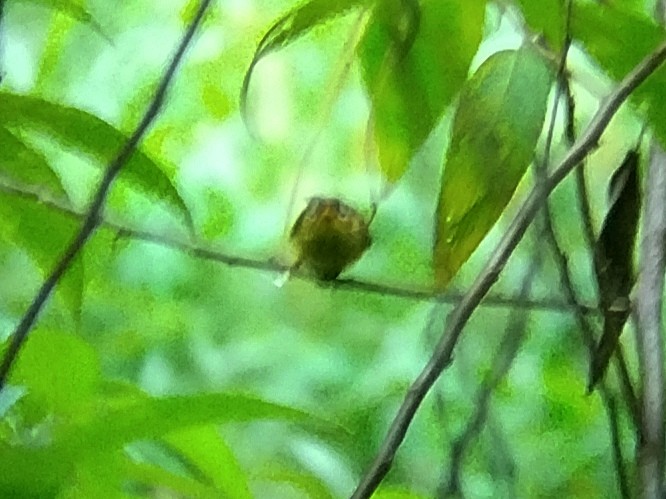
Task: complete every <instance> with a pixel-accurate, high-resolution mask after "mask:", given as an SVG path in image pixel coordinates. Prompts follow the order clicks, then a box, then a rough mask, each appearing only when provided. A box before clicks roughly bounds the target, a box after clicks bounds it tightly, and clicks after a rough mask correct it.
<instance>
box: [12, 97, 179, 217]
mask: <svg viewBox="0 0 666 499" xmlns="http://www.w3.org/2000/svg"><path fill="white" fill-rule="evenodd" d="M0 116H2V120H3V125H5V126H7V127H18V128H21V129H23V128H28V129H36V130H38V131H40V132H44V133H47V134H49V135H51V136H52V137H54V138H56V139H57V140H59V141H61V142H62V143H64V144H66V145H68V146H71V147H74V148H76V149H77V150H78V151H80V152H83V153H86V154H90V155H92V156H93V157H94V158H95V159H97V160H98V162H99V164H100V165H102V166H103V165H106V164H107V163H108V162H109V161H111V160H112V159H113V158H114V157H115V156H116V154H117V153H118V151H119V150H120V148H121V147H122V146H123V145H124V144H125V143H126V142H127V136H126V135H125V134H123V133H122V132H121V131H119V130H117V129H116V128H114V127H113V126H111V125H109V124H108V123H107V122H105V121H104V120H102V119H100V118H98V117H97V116H94V115H92V114H90V113H87V112H85V111H81V110H80V109H76V108H73V107H67V106H62V105H60V104H56V103H54V102H49V101H46V100H44V99H40V98H39V97H34V96H28V95H18V94H12V93H9V92H0ZM120 178H121V179H124V180H125V181H127V182H128V183H129V184H130V185H131V186H133V187H135V188H137V189H139V190H141V191H142V192H145V193H148V194H150V195H152V196H155V197H157V198H158V199H161V200H164V201H165V202H167V203H169V204H170V205H171V206H172V207H174V208H175V209H177V210H178V211H180V212H181V213H182V214H183V215H184V216H185V217H186V221H187V223H188V224H189V226H190V227H191V226H192V221H191V218H190V214H189V211H188V210H187V206H186V204H185V201H184V200H183V198H182V197H181V196H180V194H179V193H178V190H177V189H176V186H175V184H174V183H173V182H172V181H171V179H170V178H169V177H168V176H167V175H166V174H165V173H164V170H163V167H162V166H160V165H159V164H158V163H157V162H155V161H154V160H153V159H151V158H150V157H149V156H148V155H147V154H145V153H144V152H142V151H141V150H136V151H135V152H134V154H133V155H132V157H131V158H130V160H129V161H128V162H127V164H126V165H125V167H124V168H123V170H122V171H121V173H120Z"/></svg>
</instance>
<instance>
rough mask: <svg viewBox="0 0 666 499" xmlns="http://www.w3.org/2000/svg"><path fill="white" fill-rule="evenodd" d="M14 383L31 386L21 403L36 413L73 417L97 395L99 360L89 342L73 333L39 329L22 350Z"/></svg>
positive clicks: (33, 413) (13, 375) (12, 378)
mask: <svg viewBox="0 0 666 499" xmlns="http://www.w3.org/2000/svg"><path fill="white" fill-rule="evenodd" d="M11 382H12V384H19V385H23V386H24V387H25V388H26V389H27V393H26V395H25V397H23V399H22V400H21V405H22V406H23V408H24V410H29V411H30V412H31V413H32V415H33V416H37V417H40V418H43V417H45V416H47V415H49V414H53V413H55V414H57V415H59V416H67V417H69V416H72V415H74V414H75V413H76V412H78V407H79V406H81V405H82V404H83V403H85V402H87V401H88V400H89V399H90V398H91V397H92V396H93V395H96V393H97V388H98V385H99V382H100V365H99V359H98V357H97V354H96V352H95V350H94V349H93V348H92V347H91V346H90V345H89V344H87V343H86V342H85V341H83V340H82V339H80V338H78V337H77V336H75V335H73V334H68V333H61V332H57V331H44V330H40V329H37V330H34V331H32V332H31V333H30V336H29V337H28V340H27V342H26V343H25V345H24V347H23V349H22V350H21V353H20V355H19V357H18V360H17V362H16V366H15V367H14V369H13V370H12V373H11ZM31 419H33V420H34V418H31Z"/></svg>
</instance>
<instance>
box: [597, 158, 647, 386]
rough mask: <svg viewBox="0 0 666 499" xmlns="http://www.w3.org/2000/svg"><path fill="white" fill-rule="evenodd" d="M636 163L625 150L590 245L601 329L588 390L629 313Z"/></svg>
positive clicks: (636, 215)
mask: <svg viewBox="0 0 666 499" xmlns="http://www.w3.org/2000/svg"><path fill="white" fill-rule="evenodd" d="M638 163H639V155H638V151H629V152H628V153H627V156H626V157H625V158H624V161H623V162H622V165H620V167H619V168H618V169H617V170H616V171H615V173H613V176H612V178H611V181H610V186H609V189H608V194H609V198H610V207H609V209H608V213H607V215H606V218H605V219H604V223H603V227H602V229H601V233H600V234H599V238H598V239H597V242H596V244H595V247H594V271H595V274H596V277H597V284H598V286H599V302H600V306H601V309H602V310H603V313H604V331H603V336H602V337H601V340H600V342H599V345H598V346H597V349H596V351H595V352H594V355H593V356H592V362H591V365H590V379H589V384H588V391H592V389H594V386H595V385H596V384H597V383H598V382H599V380H600V379H601V378H602V376H603V375H604V372H605V371H606V368H607V367H608V363H609V361H610V358H611V356H612V355H613V352H614V351H615V348H616V347H617V342H618V340H619V338H620V334H621V333H622V329H623V328H624V323H625V322H626V321H627V318H628V317H629V293H630V292H631V288H632V287H633V285H634V282H635V279H636V276H635V273H634V265H633V255H634V246H635V243H636V234H637V232H638V218H639V212H640V189H639V182H638Z"/></svg>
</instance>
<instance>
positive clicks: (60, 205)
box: [0, 176, 599, 315]
mask: <svg viewBox="0 0 666 499" xmlns="http://www.w3.org/2000/svg"><path fill="white" fill-rule="evenodd" d="M0 191H1V192H4V193H6V194H9V195H12V196H17V197H21V198H24V199H28V200H31V201H35V202H36V203H38V204H39V205H40V206H45V207H48V208H49V209H53V210H56V211H58V212H60V213H62V214H64V215H67V216H69V217H72V218H75V219H81V218H84V217H85V213H80V212H79V211H76V210H75V209H74V208H72V207H71V206H69V205H68V204H67V203H66V202H64V201H57V200H54V199H52V198H49V197H46V196H44V195H42V194H39V193H37V192H33V191H32V190H30V189H29V188H28V187H25V186H21V187H19V186H16V185H11V184H10V182H9V181H8V180H7V179H4V178H2V176H0ZM98 222H99V225H100V226H102V227H104V228H106V229H108V230H112V231H114V232H117V233H118V235H119V236H121V237H127V238H130V239H134V240H138V241H144V242H147V243H151V244H156V245H159V246H163V247H165V248H171V249H174V250H177V251H182V252H183V253H187V254H189V255H191V256H193V257H195V258H200V259H202V260H210V261H215V262H219V263H222V264H225V265H228V266H230V267H238V268H247V269H252V270H258V271H264V272H275V273H279V272H285V271H286V270H289V269H290V267H289V266H287V265H285V264H281V263H279V262H275V261H272V260H258V259H253V258H244V257H240V256H235V255H230V254H227V253H225V252H222V251H220V250H213V249H209V248H205V247H203V246H201V245H197V244H196V243H195V244H193V243H191V242H185V241H182V240H179V239H176V238H173V237H170V236H166V235H163V234H156V233H153V232H148V231H144V230H137V229H133V228H130V227H126V226H124V225H120V224H117V223H114V222H111V221H109V220H107V219H105V218H102V217H100V218H99V219H98ZM290 277H291V278H296V279H300V280H306V281H312V282H317V283H318V284H320V283H319V281H316V280H315V279H314V278H313V277H312V276H310V275H308V274H307V273H304V272H298V271H297V272H294V271H293V270H292V272H291V274H290ZM327 285H328V286H330V287H333V288H336V289H341V290H358V291H364V292H367V293H376V294H380V295H383V296H393V297H396V298H406V299H410V300H422V301H440V302H441V303H448V304H456V303H458V302H459V301H460V300H461V299H462V297H463V295H462V293H456V292H448V293H445V294H444V295H436V294H435V293H433V292H432V291H430V290H418V289H407V288H401V287H397V286H390V285H387V284H379V283H373V282H368V281H360V280H355V279H337V280H335V281H332V282H331V283H330V284H327ZM482 306H484V307H497V308H519V309H523V310H532V311H544V312H552V313H560V314H568V313H571V311H572V308H571V307H570V306H569V304H568V303H566V302H564V301H562V300H559V299H555V298H544V299H539V300H521V299H519V298H518V297H513V296H502V295H489V296H487V297H486V298H485V299H484V301H483V303H482ZM582 309H583V313H585V314H592V315H596V314H598V313H599V310H598V309H597V308H596V307H595V306H593V305H584V306H582Z"/></svg>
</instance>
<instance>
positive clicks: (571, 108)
mask: <svg viewBox="0 0 666 499" xmlns="http://www.w3.org/2000/svg"><path fill="white" fill-rule="evenodd" d="M569 5H571V3H569ZM559 82H560V83H559V84H560V85H562V88H563V93H564V97H565V103H566V114H565V125H564V136H565V139H566V140H567V142H568V144H569V146H572V145H573V144H574V143H575V141H576V127H575V112H576V102H575V100H574V97H573V93H572V91H571V85H570V84H569V79H568V78H567V77H566V75H564V74H561V75H560V78H559ZM574 178H575V180H576V182H575V185H576V199H577V201H578V205H579V206H578V209H579V210H580V213H581V219H582V222H583V235H584V237H585V244H586V246H587V248H588V251H589V252H590V254H593V253H594V247H595V244H596V240H597V237H596V235H595V233H594V224H593V222H592V208H591V206H590V197H589V195H588V192H587V182H586V178H585V161H582V162H581V164H580V166H579V167H578V168H576V169H575V173H574ZM553 235H554V234H553ZM558 247H559V244H558ZM555 252H556V255H557V254H559V253H562V256H558V264H559V267H560V273H561V274H562V273H564V274H567V276H568V277H567V278H566V279H565V285H566V283H567V282H569V283H572V279H571V277H570V272H569V269H568V260H567V258H566V256H564V254H563V252H562V251H561V250H560V249H556V250H555ZM569 295H570V298H571V299H572V300H574V301H576V300H577V298H576V292H575V290H574V288H571V290H570V292H569ZM582 322H586V323H587V321H586V319H585V318H584V317H579V318H578V323H579V325H580V324H581V323H582ZM581 332H583V334H584V335H585V336H586V338H585V342H586V344H587V345H588V349H589V344H590V339H591V341H594V335H593V333H592V327H591V326H589V324H586V326H585V327H582V328H581ZM589 352H590V357H591V356H592V355H593V352H594V350H593V349H592V350H589ZM615 361H616V362H615V365H616V367H617V370H618V374H619V377H620V386H621V388H622V393H623V395H624V398H625V401H626V403H627V406H628V407H629V410H630V412H631V415H632V419H633V422H634V428H635V429H636V432H637V434H639V435H640V407H639V403H638V397H637V396H636V390H635V389H634V384H633V382H632V380H631V376H630V375H629V367H628V366H627V361H626V359H625V357H624V350H623V348H622V345H621V344H618V345H617V347H616V349H615ZM602 391H603V389H602ZM609 396H610V394H609V393H604V394H602V397H603V398H604V399H605V400H606V399H608V397H609ZM606 408H607V411H606V412H607V414H608V416H609V418H612V413H611V411H610V407H609V406H608V405H607V406H606ZM616 412H617V411H616ZM611 426H612V421H611ZM616 462H617V460H616ZM625 475H626V474H625ZM623 476H624V475H623V474H622V473H620V472H619V470H618V477H619V479H620V480H622V477H623ZM626 488H627V487H626V486H625V485H624V484H622V482H621V483H620V489H621V490H624V489H626Z"/></svg>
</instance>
